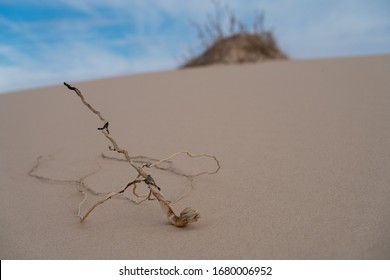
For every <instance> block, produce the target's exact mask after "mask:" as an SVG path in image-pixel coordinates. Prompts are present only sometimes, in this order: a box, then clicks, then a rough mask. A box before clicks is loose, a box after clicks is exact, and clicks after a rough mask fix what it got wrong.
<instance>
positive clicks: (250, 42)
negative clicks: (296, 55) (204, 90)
mask: <svg viewBox="0 0 390 280" xmlns="http://www.w3.org/2000/svg"><path fill="white" fill-rule="evenodd" d="M212 3H213V6H214V13H213V14H208V15H207V20H206V22H205V23H204V24H199V23H193V25H194V27H195V29H196V32H197V36H198V39H199V41H200V42H201V45H202V49H203V51H202V52H201V54H200V55H192V56H191V57H190V58H187V59H186V61H187V62H185V63H184V64H183V65H182V66H181V68H188V67H195V66H204V65H210V64H216V63H224V64H232V63H246V62H256V61H260V60H269V59H287V55H286V54H284V53H283V52H282V51H281V50H280V48H279V47H278V44H277V42H276V40H275V37H274V35H273V32H272V30H266V29H265V28H264V19H265V13H264V12H261V13H260V12H257V13H256V15H255V17H254V20H253V24H252V28H251V30H250V28H248V27H247V26H245V24H244V23H243V22H242V21H241V20H239V19H238V18H237V17H236V15H235V14H234V12H232V11H231V10H230V8H229V7H228V6H227V5H224V6H222V5H221V4H220V3H219V2H218V1H212Z"/></svg>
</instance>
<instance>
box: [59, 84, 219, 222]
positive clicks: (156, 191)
mask: <svg viewBox="0 0 390 280" xmlns="http://www.w3.org/2000/svg"><path fill="white" fill-rule="evenodd" d="M64 85H65V86H66V87H67V88H68V89H69V90H72V91H74V92H75V93H76V94H77V95H78V96H79V97H80V99H81V101H82V103H83V104H84V105H85V106H86V107H87V108H88V109H89V110H90V111H92V112H93V113H94V114H96V115H97V116H98V117H99V118H100V120H101V121H102V122H103V126H102V127H99V128H98V130H100V131H101V132H102V133H103V135H104V136H105V137H106V138H107V139H108V140H109V141H110V143H111V145H112V146H109V149H110V150H111V151H116V152H117V153H119V154H123V155H124V157H125V159H126V161H127V162H128V163H129V164H130V165H131V166H132V167H133V168H134V169H135V170H137V172H138V176H137V177H136V179H134V180H132V181H131V182H129V183H128V184H127V185H126V186H123V187H121V188H120V189H119V190H117V191H115V192H112V193H110V194H108V195H107V196H106V197H104V198H103V199H101V200H99V201H98V202H96V203H95V204H94V205H93V206H92V207H91V208H90V209H89V210H88V211H87V212H86V214H85V215H84V216H81V215H80V222H81V223H82V222H84V220H85V219H86V218H87V217H88V215H89V214H90V213H91V212H92V211H93V210H94V209H95V208H96V207H97V206H98V205H100V204H102V203H104V202H105V201H107V200H109V199H110V198H112V197H114V196H116V195H118V194H121V193H123V192H124V191H125V190H126V189H127V188H128V187H130V186H133V193H134V194H135V195H136V196H138V195H137V194H136V191H135V189H136V187H137V185H136V184H137V183H141V182H144V183H145V184H146V185H147V186H148V188H149V191H150V193H149V195H148V196H147V198H146V199H148V198H149V197H150V195H153V196H154V197H155V198H156V199H157V200H158V202H159V203H160V206H161V208H162V210H163V212H164V213H165V215H166V216H167V219H168V220H169V222H170V223H171V224H172V225H175V226H177V227H184V226H186V225H187V224H189V223H193V222H196V221H197V220H198V219H199V217H200V215H199V211H198V210H194V209H192V208H190V207H187V208H185V209H184V210H183V211H182V212H181V213H180V216H177V215H175V213H174V212H173V210H172V208H171V207H170V206H169V201H168V200H167V199H166V198H165V197H164V196H163V194H162V193H161V189H160V187H159V186H158V185H157V184H156V183H155V181H154V179H153V178H152V176H151V175H150V174H148V173H146V171H145V170H144V168H150V167H157V166H158V165H159V164H162V163H167V162H169V161H170V160H171V159H172V158H174V157H175V156H177V155H180V154H186V155H187V156H189V157H191V158H194V157H208V158H212V159H213V160H215V162H216V164H217V169H216V170H215V171H214V172H201V173H198V174H195V175H192V176H191V177H195V176H199V175H202V174H215V173H217V172H218V171H219V169H220V163H219V161H218V159H217V158H216V157H215V156H211V155H207V154H195V155H193V154H191V153H190V152H187V151H181V152H177V153H174V154H173V155H171V156H169V157H167V158H165V159H162V160H158V161H157V160H155V162H154V163H143V164H141V165H137V163H136V162H135V161H133V160H132V158H131V157H130V156H129V153H128V151H127V150H126V149H123V148H121V147H120V146H119V145H118V144H117V142H116V140H115V139H114V137H113V136H111V135H110V132H109V130H108V127H109V122H108V121H107V120H106V119H105V118H104V117H103V116H102V114H101V113H100V112H99V111H97V110H96V109H95V108H94V107H92V106H91V105H90V104H89V103H88V102H87V101H86V100H85V98H84V96H83V95H82V94H81V92H80V91H79V90H78V89H77V88H76V87H73V86H71V85H69V84H67V83H64Z"/></svg>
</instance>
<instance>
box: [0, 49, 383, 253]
mask: <svg viewBox="0 0 390 280" xmlns="http://www.w3.org/2000/svg"><path fill="white" fill-rule="evenodd" d="M389 73H390V56H389V55H385V56H373V57H355V58H339V59H323V60H313V61H279V62H267V63H262V64H261V63H260V64H247V65H238V66H214V67H207V68H199V69H186V70H181V71H173V72H165V73H154V74H147V75H135V76H130V77H121V78H114V79H106V80H98V81H92V82H83V83H74V84H73V85H74V86H77V87H78V88H79V89H80V90H81V91H82V93H83V94H84V96H85V98H86V99H87V100H88V101H89V102H90V103H91V104H93V105H94V106H95V108H96V109H98V110H100V111H101V112H102V113H103V114H104V115H105V117H106V118H107V119H108V120H109V121H110V132H111V134H112V135H114V136H115V139H116V140H117V141H118V144H120V145H121V146H122V147H124V148H126V149H128V151H129V153H130V154H131V155H132V156H139V155H142V156H146V157H151V158H157V159H159V158H164V157H166V156H168V155H170V154H172V153H174V152H176V151H179V150H189V151H192V152H194V153H208V154H213V155H215V156H217V157H218V159H219V160H220V162H221V165H222V168H221V170H220V171H219V172H218V173H217V174H215V175H204V176H200V177H197V178H195V179H194V180H193V181H192V182H191V181H190V180H189V179H188V178H186V177H185V176H178V175H175V174H172V173H170V172H166V171H163V170H151V173H152V174H153V176H154V178H155V179H156V181H157V180H158V182H159V185H160V187H161V189H162V192H163V193H164V194H165V195H166V196H167V197H168V198H169V199H171V200H172V201H175V200H177V199H179V201H177V202H176V203H173V204H172V208H173V209H174V210H175V211H177V212H180V211H181V210H182V209H183V208H185V207H186V206H191V207H194V208H196V209H198V210H199V211H200V213H201V216H202V218H201V219H200V220H199V221H198V222H197V223H195V224H192V225H190V226H188V227H186V228H176V227H173V226H171V225H170V224H169V223H168V222H167V220H166V218H165V216H164V215H163V213H162V211H161V209H160V206H159V205H158V203H157V202H156V201H146V202H144V203H142V204H139V205H135V204H134V203H132V202H131V201H129V200H128V199H126V198H125V197H121V198H113V199H111V200H109V201H107V202H105V203H104V204H103V205H100V206H98V207H97V208H96V209H95V211H94V212H93V213H92V214H91V215H90V216H89V217H88V219H87V220H86V221H85V223H84V224H80V223H79V219H78V217H77V212H78V206H79V203H80V202H81V201H82V200H83V198H84V196H83V195H82V193H81V192H80V190H84V191H86V193H87V194H88V198H87V200H86V202H85V204H83V205H82V209H81V210H82V211H85V210H86V208H87V207H88V206H90V205H91V204H93V203H94V202H95V201H96V200H97V199H99V198H101V197H100V196H101V194H100V195H99V193H107V192H110V191H113V190H115V189H117V188H119V187H120V186H122V185H123V184H124V183H126V182H127V181H128V180H129V179H132V178H134V176H135V172H134V170H132V169H131V168H130V167H129V166H128V165H127V163H125V162H121V161H114V160H109V159H105V158H102V153H104V154H105V155H109V156H117V155H116V154H115V153H113V152H110V151H109V150H108V149H107V146H108V144H109V143H108V142H107V141H106V139H105V138H104V137H103V136H102V135H101V133H100V132H99V131H98V130H96V128H97V127H99V126H100V125H101V123H100V121H99V120H98V119H97V118H96V116H94V115H93V114H91V112H90V111H88V110H87V108H86V107H85V106H83V105H82V104H81V102H80V100H79V99H78V97H77V96H75V95H74V93H72V92H70V91H69V90H68V89H66V87H64V86H63V85H59V86H56V87H50V88H43V89H37V90H31V91H24V92H18V93H13V94H5V95H1V96H0V114H1V122H0V131H1V132H2V133H1V137H0V155H1V165H0V191H1V195H0V258H1V259H389V258H390V242H389V236H390V172H389V170H390V109H389V108H390V79H389ZM67 82H71V81H67ZM39 157H41V158H40V162H39V164H38V165H37V159H38V158H39ZM174 164H175V168H178V169H180V172H183V173H184V174H190V173H193V172H199V171H203V170H212V169H213V168H215V165H214V163H213V162H212V161H210V160H207V159H197V160H194V161H190V160H187V159H185V158H183V157H181V158H178V159H177V160H176V161H175V162H174ZM34 166H35V168H34ZM29 171H32V173H33V174H34V175H35V176H36V177H34V176H29V174H28V173H29ZM87 175H89V176H87ZM37 177H41V178H48V179H47V180H44V179H38V178H37ZM81 178H84V179H83V180H84V181H83V182H84V183H85V185H86V186H87V187H88V188H89V189H90V191H88V190H85V189H82V187H81V186H80V182H81ZM140 191H141V192H145V191H146V188H145V187H142V186H140ZM93 192H94V193H95V194H94V193H93ZM128 195H129V194H128ZM180 198H181V199H180Z"/></svg>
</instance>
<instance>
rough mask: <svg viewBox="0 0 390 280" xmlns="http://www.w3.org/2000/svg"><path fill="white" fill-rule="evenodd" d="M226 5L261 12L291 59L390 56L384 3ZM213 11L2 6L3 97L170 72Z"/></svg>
mask: <svg viewBox="0 0 390 280" xmlns="http://www.w3.org/2000/svg"><path fill="white" fill-rule="evenodd" d="M220 2H221V3H223V2H224V1H220ZM226 3H228V4H229V6H230V8H231V9H232V10H234V11H235V13H236V15H237V16H238V17H239V18H240V19H243V20H244V21H245V22H246V23H247V24H249V21H250V20H251V19H252V18H253V15H254V13H255V11H256V10H257V11H260V10H264V11H265V12H266V26H268V27H272V28H274V30H275V33H276V36H277V38H278V39H279V42H280V45H281V46H282V48H284V50H285V51H287V53H288V54H289V55H290V56H291V57H292V58H314V57H324V56H338V55H356V54H374V53H388V52H390V19H389V17H388V15H389V14H390V3H389V2H388V1H386V0H383V1H381V0H378V1H369V0H355V1H351V0H337V1H336V0H328V1H315V2H313V1H309V0H297V1H271V0H265V1H257V0H247V1H245V5H243V2H242V1H239V0H231V1H226ZM212 9H213V6H212V3H211V1H209V0H200V1H180V0H154V1H153V0H142V1H141V0H139V1H127V0H110V1H106V0H84V1H79V0H58V1H52V0H50V1H49V0H40V1H34V0H2V2H1V3H0V38H1V39H0V92H8V91H12V90H18V89H24V88H29V87H38V86H45V85H51V84H57V83H60V82H62V81H63V80H67V81H79V80H86V79H96V78H101V77H108V76H115V75H125V74H130V73H139V72H148V71H157V70H164V69H174V68H175V67H177V66H178V64H179V62H181V61H180V58H181V57H182V56H184V55H185V54H187V52H188V50H189V49H190V48H193V46H194V45H195V46H197V45H198V42H197V39H196V34H195V31H194V30H193V28H192V26H191V21H197V22H204V20H205V18H206V15H207V13H210V12H212ZM195 49H197V47H195Z"/></svg>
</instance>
